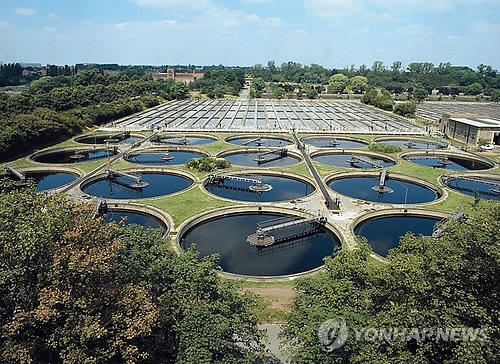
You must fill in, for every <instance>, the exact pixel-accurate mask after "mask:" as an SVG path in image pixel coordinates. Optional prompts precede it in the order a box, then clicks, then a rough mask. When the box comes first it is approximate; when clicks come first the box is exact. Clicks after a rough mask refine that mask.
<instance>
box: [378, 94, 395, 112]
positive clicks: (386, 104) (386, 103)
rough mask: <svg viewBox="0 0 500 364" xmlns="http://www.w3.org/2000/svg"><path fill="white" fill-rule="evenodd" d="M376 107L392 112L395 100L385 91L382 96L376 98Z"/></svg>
mask: <svg viewBox="0 0 500 364" xmlns="http://www.w3.org/2000/svg"><path fill="white" fill-rule="evenodd" d="M375 106H376V107H378V108H379V109H382V110H387V111H392V108H393V106H394V100H393V99H392V95H391V93H390V92H389V91H387V90H384V91H383V92H382V94H381V95H378V96H377V97H376V98H375Z"/></svg>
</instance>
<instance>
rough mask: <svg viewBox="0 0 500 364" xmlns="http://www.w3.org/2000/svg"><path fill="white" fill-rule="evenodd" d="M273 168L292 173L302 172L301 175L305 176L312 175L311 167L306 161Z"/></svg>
mask: <svg viewBox="0 0 500 364" xmlns="http://www.w3.org/2000/svg"><path fill="white" fill-rule="evenodd" d="M271 170H273V171H283V172H290V173H295V174H300V175H302V176H305V177H312V176H311V173H310V172H309V168H307V165H306V163H305V162H300V163H299V164H294V165H291V166H285V167H274V168H271Z"/></svg>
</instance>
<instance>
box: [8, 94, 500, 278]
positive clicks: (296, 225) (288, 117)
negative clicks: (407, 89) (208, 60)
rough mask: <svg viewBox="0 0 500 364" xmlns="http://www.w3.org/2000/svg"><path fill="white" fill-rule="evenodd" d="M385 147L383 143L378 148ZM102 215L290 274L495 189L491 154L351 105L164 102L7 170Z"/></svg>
mask: <svg viewBox="0 0 500 364" xmlns="http://www.w3.org/2000/svg"><path fill="white" fill-rule="evenodd" d="M387 146H388V147H390V148H388V149H384V148H386V147H387ZM3 175H4V176H5V177H8V178H10V179H12V180H14V181H15V183H16V185H18V186H19V187H20V188H22V186H25V185H26V184H28V183H29V182H30V181H33V182H34V183H36V185H37V189H38V190H39V191H48V193H54V192H62V193H66V194H68V195H69V196H70V197H71V198H72V199H74V200H77V201H81V202H84V203H87V204H90V205H91V206H93V207H92V208H93V209H94V210H95V215H96V216H102V217H103V219H104V220H105V221H106V222H115V223H118V224H122V223H123V224H138V225H142V226H145V227H152V228H158V229H161V230H162V235H163V236H165V237H168V238H169V241H170V244H171V248H172V249H174V250H175V251H177V252H180V251H182V250H184V249H188V248H190V247H192V246H195V248H196V250H198V251H199V252H200V254H201V256H206V255H210V254H213V253H217V254H218V255H219V256H220V263H219V264H220V274H221V275H223V276H225V277H230V278H245V279H249V280H257V281H266V280H288V279H291V278H294V277H298V276H301V275H305V274H312V273H314V272H316V271H318V270H320V269H321V267H322V266H323V263H324V258H325V257H327V256H332V255H335V254H336V252H337V251H338V249H352V248H355V247H356V246H357V239H356V236H361V237H364V238H366V239H367V241H368V243H369V244H370V245H371V247H372V249H373V258H374V259H377V260H379V261H381V262H384V261H385V257H387V255H388V254H389V252H390V249H392V248H395V247H397V246H398V244H399V239H400V237H401V236H403V235H405V234H406V233H408V232H412V233H414V234H416V235H419V234H422V235H427V236H433V237H439V236H440V234H442V233H443V232H444V231H446V225H447V224H448V223H449V222H450V221H453V220H457V219H463V218H465V217H464V216H463V215H460V214H458V213H457V212H456V210H457V208H459V207H461V206H463V205H465V204H468V203H472V202H473V201H474V200H475V199H488V200H494V201H498V200H499V199H500V172H499V168H498V162H497V161H496V160H495V159H490V158H488V157H487V156H485V155H482V154H481V153H476V152H469V151H465V150H463V149H461V148H459V147H457V146H456V145H453V144H450V143H448V141H445V140H443V139H442V138H439V137H438V138H436V137H431V136H430V135H429V133H428V132H426V130H425V129H424V128H422V127H420V126H419V125H417V124H415V123H414V122H410V121H408V120H407V119H404V118H400V117H398V116H396V115H394V114H389V113H385V112H383V111H380V110H377V109H374V108H370V107H367V106H365V105H362V104H360V103H357V102H324V101H318V102H313V101H296V102H295V101H248V100H240V101H203V102H201V101H195V100H184V101H171V102H168V103H165V104H161V105H159V106H156V107H154V108H152V109H149V110H147V111H145V112H141V113H138V114H133V115H131V116H128V117H125V118H123V119H120V120H118V121H114V122H112V123H110V124H107V125H103V126H102V127H101V128H99V129H98V130H93V131H91V132H87V133H85V134H83V135H80V136H77V137H75V138H73V139H72V140H71V141H67V142H64V143H61V144H60V145H56V146H54V147H50V148H47V149H44V150H40V151H37V152H35V153H33V154H31V155H30V156H28V157H26V158H22V159H19V160H17V161H14V162H12V163H8V164H5V165H4V166H3Z"/></svg>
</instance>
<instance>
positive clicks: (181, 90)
mask: <svg viewBox="0 0 500 364" xmlns="http://www.w3.org/2000/svg"><path fill="white" fill-rule="evenodd" d="M188 94H189V88H188V87H187V85H186V84H185V83H184V82H175V83H174V84H173V86H172V96H173V97H174V98H175V99H177V100H182V99H185V98H186V97H187V96H188Z"/></svg>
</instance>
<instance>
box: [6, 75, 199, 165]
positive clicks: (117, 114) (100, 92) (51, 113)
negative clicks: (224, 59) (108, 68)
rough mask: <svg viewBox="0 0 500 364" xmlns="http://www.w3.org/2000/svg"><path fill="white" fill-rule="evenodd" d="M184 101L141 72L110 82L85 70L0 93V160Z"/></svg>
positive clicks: (173, 85)
mask: <svg viewBox="0 0 500 364" xmlns="http://www.w3.org/2000/svg"><path fill="white" fill-rule="evenodd" d="M188 95H189V89H188V87H187V86H186V85H185V84H184V83H182V82H174V81H172V80H157V81H153V80H152V79H151V78H150V76H148V75H146V74H145V73H144V70H142V69H139V70H125V71H123V72H122V73H120V74H118V75H116V76H108V75H104V74H102V73H101V71H99V70H97V69H89V70H85V71H81V72H79V73H77V74H76V75H74V76H56V77H50V76H46V77H42V78H40V79H39V80H36V81H34V82H33V83H32V86H31V87H30V89H29V90H28V91H25V92H23V93H21V94H18V95H13V96H9V95H7V94H5V93H0V160H6V159H7V158H10V157H12V156H14V155H16V154H17V153H20V152H26V151H27V150H31V149H32V148H36V147H37V146H40V145H43V144H44V143H46V142H47V141H51V142H54V141H55V140H58V139H60V138H67V137H69V136H71V135H75V134H77V133H79V132H81V131H82V129H83V128H85V127H88V126H91V125H93V124H102V123H105V122H109V121H112V120H115V119H118V118H121V117H124V116H127V115H130V114H132V113H135V112H138V111H141V110H143V109H145V108H148V107H152V106H155V105H158V104H159V102H160V100H162V99H164V100H172V99H183V98H186V97H188Z"/></svg>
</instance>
